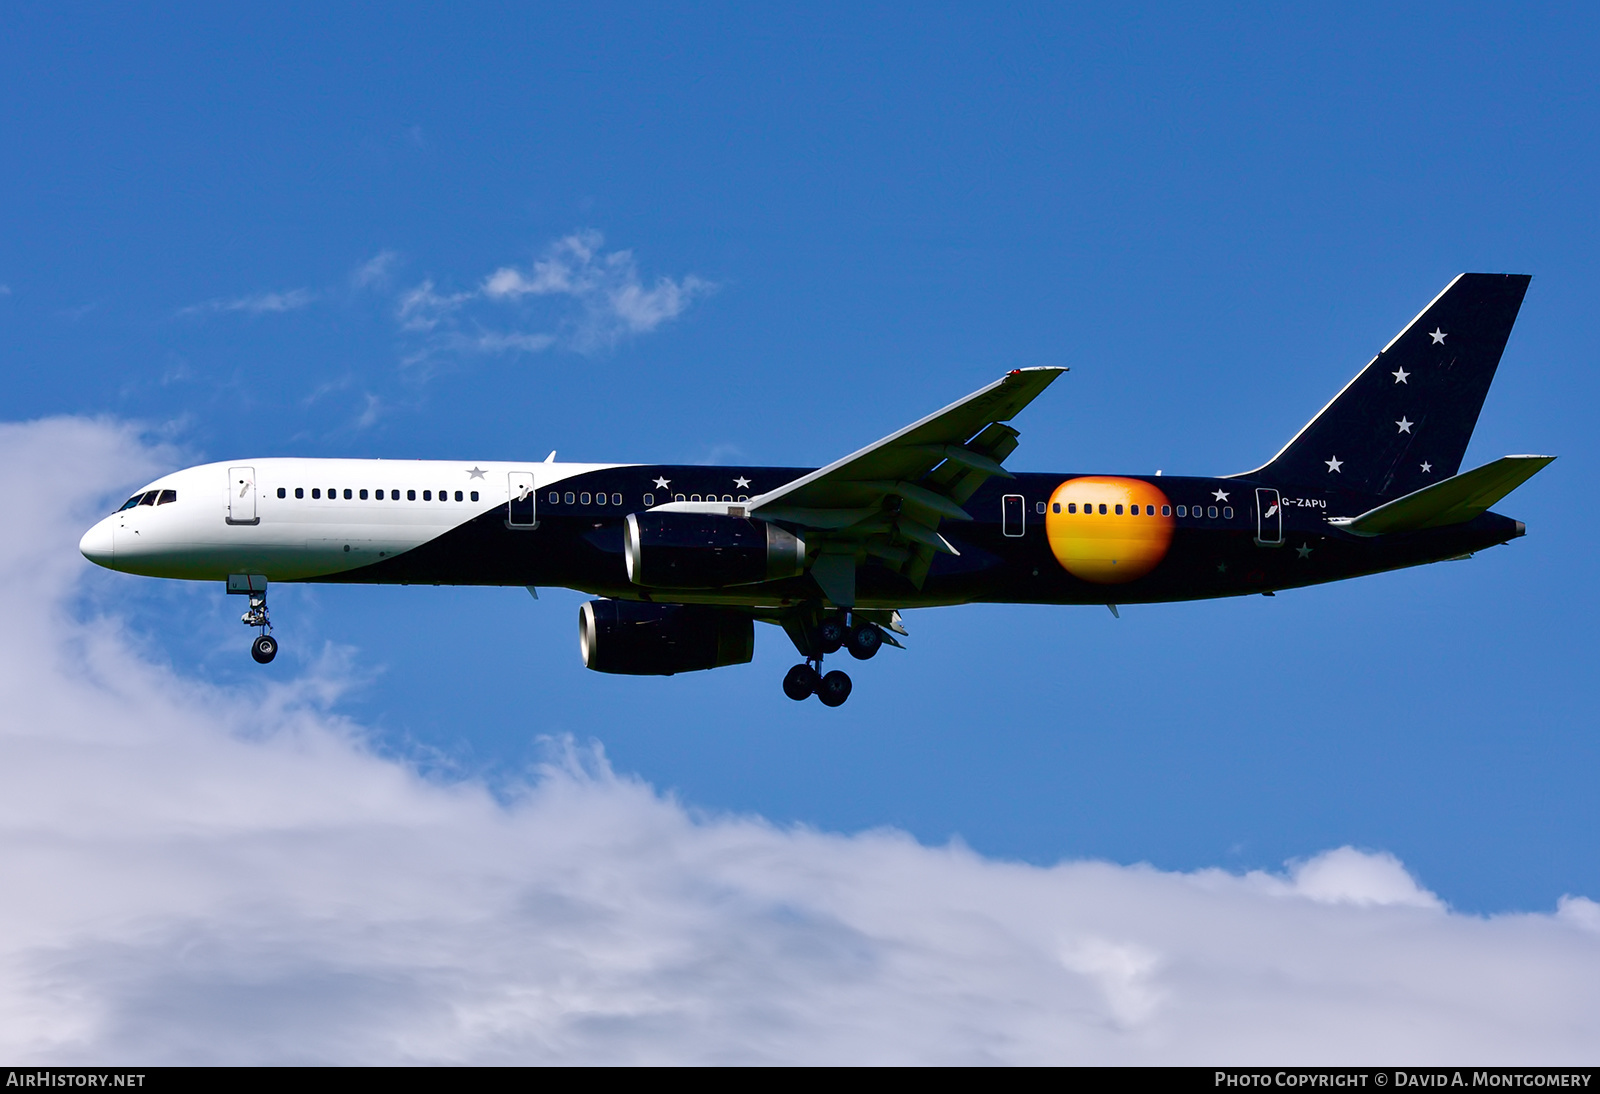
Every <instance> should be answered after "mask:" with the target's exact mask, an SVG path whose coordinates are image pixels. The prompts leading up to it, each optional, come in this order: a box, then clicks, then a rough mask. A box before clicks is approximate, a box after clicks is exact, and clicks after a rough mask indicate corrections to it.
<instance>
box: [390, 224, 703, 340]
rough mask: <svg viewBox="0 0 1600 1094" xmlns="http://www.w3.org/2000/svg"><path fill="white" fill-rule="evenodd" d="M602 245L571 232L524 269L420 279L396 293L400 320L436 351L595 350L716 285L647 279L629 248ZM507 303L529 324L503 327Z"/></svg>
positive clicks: (673, 313)
mask: <svg viewBox="0 0 1600 1094" xmlns="http://www.w3.org/2000/svg"><path fill="white" fill-rule="evenodd" d="M604 244H605V240H604V238H603V237H602V236H601V235H600V233H598V232H592V231H587V232H574V233H573V234H571V235H569V236H566V237H564V238H562V239H559V240H556V241H555V242H554V243H552V244H550V246H549V247H547V248H546V249H545V251H544V253H543V254H542V255H541V256H540V257H538V258H537V259H535V260H534V261H533V263H532V264H531V265H530V266H529V267H528V268H527V269H526V270H523V269H519V268H517V267H514V266H502V267H500V268H499V269H497V270H495V271H494V272H493V273H491V274H490V275H489V276H487V277H485V278H484V279H483V280H482V281H481V282H480V283H479V285H478V288H477V289H475V290H473V291H470V292H458V293H450V294H440V293H437V292H436V291H435V290H434V284H433V282H432V281H431V280H430V281H424V282H422V283H421V284H420V285H418V286H416V287H415V288H413V289H411V290H409V291H407V292H406V293H404V294H403V295H402V296H401V298H400V304H399V308H398V311H397V315H398V318H399V320H400V327H401V329H402V330H404V331H407V332H410V333H413V334H423V335H431V337H430V338H429V339H428V345H427V347H426V348H427V349H431V350H436V351H455V352H472V351H476V352H481V353H504V352H522V353H537V352H540V351H542V350H545V349H549V348H550V347H552V346H557V345H563V346H566V347H567V348H569V349H573V350H576V351H578V352H580V353H596V352H603V351H604V350H607V349H610V348H612V347H614V346H615V345H616V344H617V343H618V342H620V341H622V340H623V339H625V338H628V337H632V336H635V335H640V334H648V333H649V332H651V331H653V330H655V329H657V328H658V327H660V326H661V325H662V324H664V323H667V322H670V321H671V320H673V319H676V318H678V317H679V316H680V315H682V314H683V313H684V312H685V311H687V310H688V308H689V306H690V305H691V304H692V303H694V301H696V300H698V299H700V298H701V297H704V296H706V295H708V294H709V293H711V292H712V291H714V289H715V285H713V284H712V283H711V282H710V281H707V280H705V279H704V278H700V277H696V276H695V275H693V274H689V275H687V276H685V277H681V278H677V279H673V278H670V277H658V278H657V279H656V280H655V281H654V282H653V283H651V284H649V285H646V284H645V282H644V281H643V280H642V279H641V277H640V275H639V264H638V262H637V260H636V259H635V258H634V256H633V252H632V251H627V250H621V251H609V252H608V251H606V250H605V249H604ZM506 309H512V314H513V315H514V317H515V318H516V319H517V320H519V321H520V322H521V324H522V325H523V326H524V327H532V328H533V329H511V330H507V329H505V313H506ZM474 330H475V331H476V333H474ZM424 355H425V354H424Z"/></svg>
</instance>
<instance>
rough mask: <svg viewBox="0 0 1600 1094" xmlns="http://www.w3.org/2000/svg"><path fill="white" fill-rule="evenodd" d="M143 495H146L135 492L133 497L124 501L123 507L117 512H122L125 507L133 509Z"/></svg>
mask: <svg viewBox="0 0 1600 1094" xmlns="http://www.w3.org/2000/svg"><path fill="white" fill-rule="evenodd" d="M142 497H144V495H143V494H135V495H134V496H133V497H131V498H129V499H128V500H127V501H125V502H123V503H122V508H121V509H118V510H117V512H119V513H120V512H122V510H123V509H132V508H133V507H134V506H135V505H138V504H139V499H140V498H142Z"/></svg>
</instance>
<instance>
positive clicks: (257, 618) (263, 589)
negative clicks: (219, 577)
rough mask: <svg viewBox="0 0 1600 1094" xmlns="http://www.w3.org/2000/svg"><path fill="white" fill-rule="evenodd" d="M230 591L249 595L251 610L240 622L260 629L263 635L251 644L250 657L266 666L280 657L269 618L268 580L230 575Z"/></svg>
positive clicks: (252, 575) (258, 636)
mask: <svg viewBox="0 0 1600 1094" xmlns="http://www.w3.org/2000/svg"><path fill="white" fill-rule="evenodd" d="M228 591H229V592H230V593H247V594H249V596H250V609H249V611H247V612H245V613H244V614H243V615H241V616H240V617H239V622H241V623H243V624H244V625H245V626H247V627H258V628H260V631H261V633H260V634H258V635H256V639H255V641H254V642H251V643H250V656H251V657H254V658H255V659H256V663H257V664H258V665H265V664H266V663H267V662H269V661H271V660H272V659H273V658H274V657H276V656H278V640H277V639H276V638H274V637H272V621H271V620H269V619H268V618H267V579H266V578H264V577H262V576H261V575H259V574H230V575H228Z"/></svg>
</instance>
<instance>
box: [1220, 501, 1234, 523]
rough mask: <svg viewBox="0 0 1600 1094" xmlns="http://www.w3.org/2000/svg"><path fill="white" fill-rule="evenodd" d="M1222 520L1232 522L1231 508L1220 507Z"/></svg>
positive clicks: (1227, 506)
mask: <svg viewBox="0 0 1600 1094" xmlns="http://www.w3.org/2000/svg"><path fill="white" fill-rule="evenodd" d="M1222 519H1223V520H1232V519H1233V506H1231V505H1224V506H1223V507H1222Z"/></svg>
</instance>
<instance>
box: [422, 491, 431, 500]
mask: <svg viewBox="0 0 1600 1094" xmlns="http://www.w3.org/2000/svg"><path fill="white" fill-rule="evenodd" d="M422 500H423V501H432V500H433V491H432V490H424V491H423V492H422Z"/></svg>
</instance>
